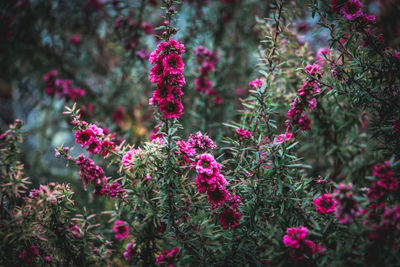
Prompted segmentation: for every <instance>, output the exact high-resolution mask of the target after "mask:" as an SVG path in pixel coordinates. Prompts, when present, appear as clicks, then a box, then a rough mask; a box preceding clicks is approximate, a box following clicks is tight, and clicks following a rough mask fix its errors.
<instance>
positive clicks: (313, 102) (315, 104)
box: [308, 98, 317, 109]
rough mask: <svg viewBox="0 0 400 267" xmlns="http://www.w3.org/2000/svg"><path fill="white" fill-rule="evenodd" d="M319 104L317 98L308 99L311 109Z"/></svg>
mask: <svg viewBox="0 0 400 267" xmlns="http://www.w3.org/2000/svg"><path fill="white" fill-rule="evenodd" d="M316 106H317V100H316V99H315V98H313V99H311V100H310V101H308V107H309V108H310V109H314V108H315V107H316Z"/></svg>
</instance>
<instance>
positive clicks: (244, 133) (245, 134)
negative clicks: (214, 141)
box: [236, 129, 253, 139]
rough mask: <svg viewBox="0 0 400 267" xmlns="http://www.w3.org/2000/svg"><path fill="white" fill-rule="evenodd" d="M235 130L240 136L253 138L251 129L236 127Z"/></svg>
mask: <svg viewBox="0 0 400 267" xmlns="http://www.w3.org/2000/svg"><path fill="white" fill-rule="evenodd" d="M236 132H237V134H238V135H240V137H241V138H244V139H245V138H249V139H251V138H253V135H252V134H251V131H246V130H245V129H236Z"/></svg>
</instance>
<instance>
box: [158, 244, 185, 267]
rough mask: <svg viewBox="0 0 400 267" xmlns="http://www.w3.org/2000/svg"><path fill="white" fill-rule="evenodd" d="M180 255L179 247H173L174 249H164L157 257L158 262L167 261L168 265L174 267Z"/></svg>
mask: <svg viewBox="0 0 400 267" xmlns="http://www.w3.org/2000/svg"><path fill="white" fill-rule="evenodd" d="M179 257H180V253H179V249H178V248H173V249H172V250H164V251H162V252H161V254H160V256H158V257H157V259H156V262H157V263H160V264H161V263H166V264H167V266H168V267H173V266H174V265H173V263H174V262H175V260H176V258H179Z"/></svg>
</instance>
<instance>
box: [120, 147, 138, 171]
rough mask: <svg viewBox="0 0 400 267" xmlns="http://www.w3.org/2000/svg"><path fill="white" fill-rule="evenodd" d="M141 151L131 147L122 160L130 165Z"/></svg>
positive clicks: (127, 165) (126, 164)
mask: <svg viewBox="0 0 400 267" xmlns="http://www.w3.org/2000/svg"><path fill="white" fill-rule="evenodd" d="M139 152H140V149H134V148H133V149H131V150H129V151H128V152H126V154H125V155H124V156H123V157H122V159H121V162H122V164H124V165H125V166H126V167H129V166H131V165H132V164H133V162H134V160H135V158H134V157H135V156H136V155H137V154H138V153H139Z"/></svg>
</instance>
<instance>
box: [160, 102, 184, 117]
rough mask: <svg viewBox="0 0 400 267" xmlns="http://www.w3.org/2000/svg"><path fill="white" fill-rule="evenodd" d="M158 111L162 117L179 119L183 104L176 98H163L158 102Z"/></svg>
mask: <svg viewBox="0 0 400 267" xmlns="http://www.w3.org/2000/svg"><path fill="white" fill-rule="evenodd" d="M160 111H161V115H162V117H163V118H164V119H172V118H176V119H179V118H180V117H181V116H182V111H183V105H182V103H181V101H180V100H178V99H171V100H170V99H165V100H164V101H162V102H161V103H160Z"/></svg>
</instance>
